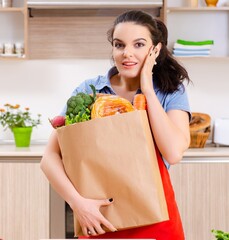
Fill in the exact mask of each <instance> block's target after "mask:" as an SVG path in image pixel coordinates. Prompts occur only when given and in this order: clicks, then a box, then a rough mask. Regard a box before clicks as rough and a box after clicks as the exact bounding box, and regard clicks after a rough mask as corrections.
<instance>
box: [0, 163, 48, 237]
mask: <svg viewBox="0 0 229 240" xmlns="http://www.w3.org/2000/svg"><path fill="white" fill-rule="evenodd" d="M0 196H1V198H0V239H4V240H13V239H14V240H38V239H42V238H49V184H48V182H47V180H46V178H45V176H44V175H43V173H42V172H41V170H40V167H39V162H38V161H37V162H35V161H33V162H18V161H15V162H11V161H4V162H3V161H0Z"/></svg>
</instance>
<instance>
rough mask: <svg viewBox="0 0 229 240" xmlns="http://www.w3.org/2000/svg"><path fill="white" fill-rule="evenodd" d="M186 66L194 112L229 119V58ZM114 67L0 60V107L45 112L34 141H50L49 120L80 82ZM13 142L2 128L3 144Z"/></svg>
mask: <svg viewBox="0 0 229 240" xmlns="http://www.w3.org/2000/svg"><path fill="white" fill-rule="evenodd" d="M182 63H183V65H184V66H185V67H186V68H187V70H188V72H189V74H190V78H191V79H192V81H193V83H192V84H189V85H188V86H187V90H188V95H189V101H190V105H191V109H192V111H195V112H204V113H208V114H209V115H210V116H211V117H212V123H213V121H214V119H215V118H218V117H229V110H228V107H227V103H228V102H229V94H228V92H229V81H228V76H229V67H228V66H229V59H227V58H225V59H217V58H215V59H214V58H211V59H210V58H197V59H195V58H186V59H183V60H182ZM110 67H111V60H109V59H105V60H96V59H91V60H82V59H76V60H28V61H0V107H2V106H3V105H4V104H5V103H11V104H20V105H21V106H22V107H29V108H30V109H31V112H32V113H34V114H36V113H41V114H42V125H40V126H38V127H37V128H35V129H34V131H33V135H32V141H33V142H34V143H35V142H40V141H47V139H48V137H49V135H50V133H51V131H52V128H51V125H50V123H49V121H48V118H52V117H54V116H55V115H57V114H59V113H60V111H61V110H62V108H63V107H64V104H65V102H66V100H67V99H68V98H69V96H70V95H71V93H72V91H73V89H74V88H75V87H76V86H77V85H78V84H79V83H80V82H82V81H84V80H85V79H88V78H92V77H95V76H97V75H98V74H101V75H103V74H106V72H107V70H108V69H109V68H110ZM12 139H13V136H12V133H11V132H10V131H9V130H7V131H2V127H0V141H3V140H4V141H5V140H12Z"/></svg>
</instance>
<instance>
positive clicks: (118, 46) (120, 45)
mask: <svg viewBox="0 0 229 240" xmlns="http://www.w3.org/2000/svg"><path fill="white" fill-rule="evenodd" d="M114 46H115V47H116V48H123V47H124V44H122V43H115V44H114Z"/></svg>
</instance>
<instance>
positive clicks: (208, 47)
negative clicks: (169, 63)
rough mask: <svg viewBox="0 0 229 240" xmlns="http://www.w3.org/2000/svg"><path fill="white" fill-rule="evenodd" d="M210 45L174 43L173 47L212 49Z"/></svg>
mask: <svg viewBox="0 0 229 240" xmlns="http://www.w3.org/2000/svg"><path fill="white" fill-rule="evenodd" d="M212 46H213V45H201V46H190V45H183V44H179V43H174V48H176V49H191V50H194V49H196V50H209V49H212Z"/></svg>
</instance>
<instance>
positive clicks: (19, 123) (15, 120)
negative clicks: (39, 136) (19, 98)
mask: <svg viewBox="0 0 229 240" xmlns="http://www.w3.org/2000/svg"><path fill="white" fill-rule="evenodd" d="M4 107H5V108H0V123H1V125H2V126H3V128H4V130H6V129H7V128H9V129H10V130H11V131H12V132H13V134H14V139H15V144H16V146H17V147H29V146H30V139H31V134H32V129H33V127H35V126H37V125H39V124H41V120H40V117H41V114H38V115H37V118H32V116H31V113H30V112H29V110H30V109H29V108H24V109H23V110H22V109H21V108H20V105H19V104H16V105H11V104H5V105H4Z"/></svg>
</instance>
